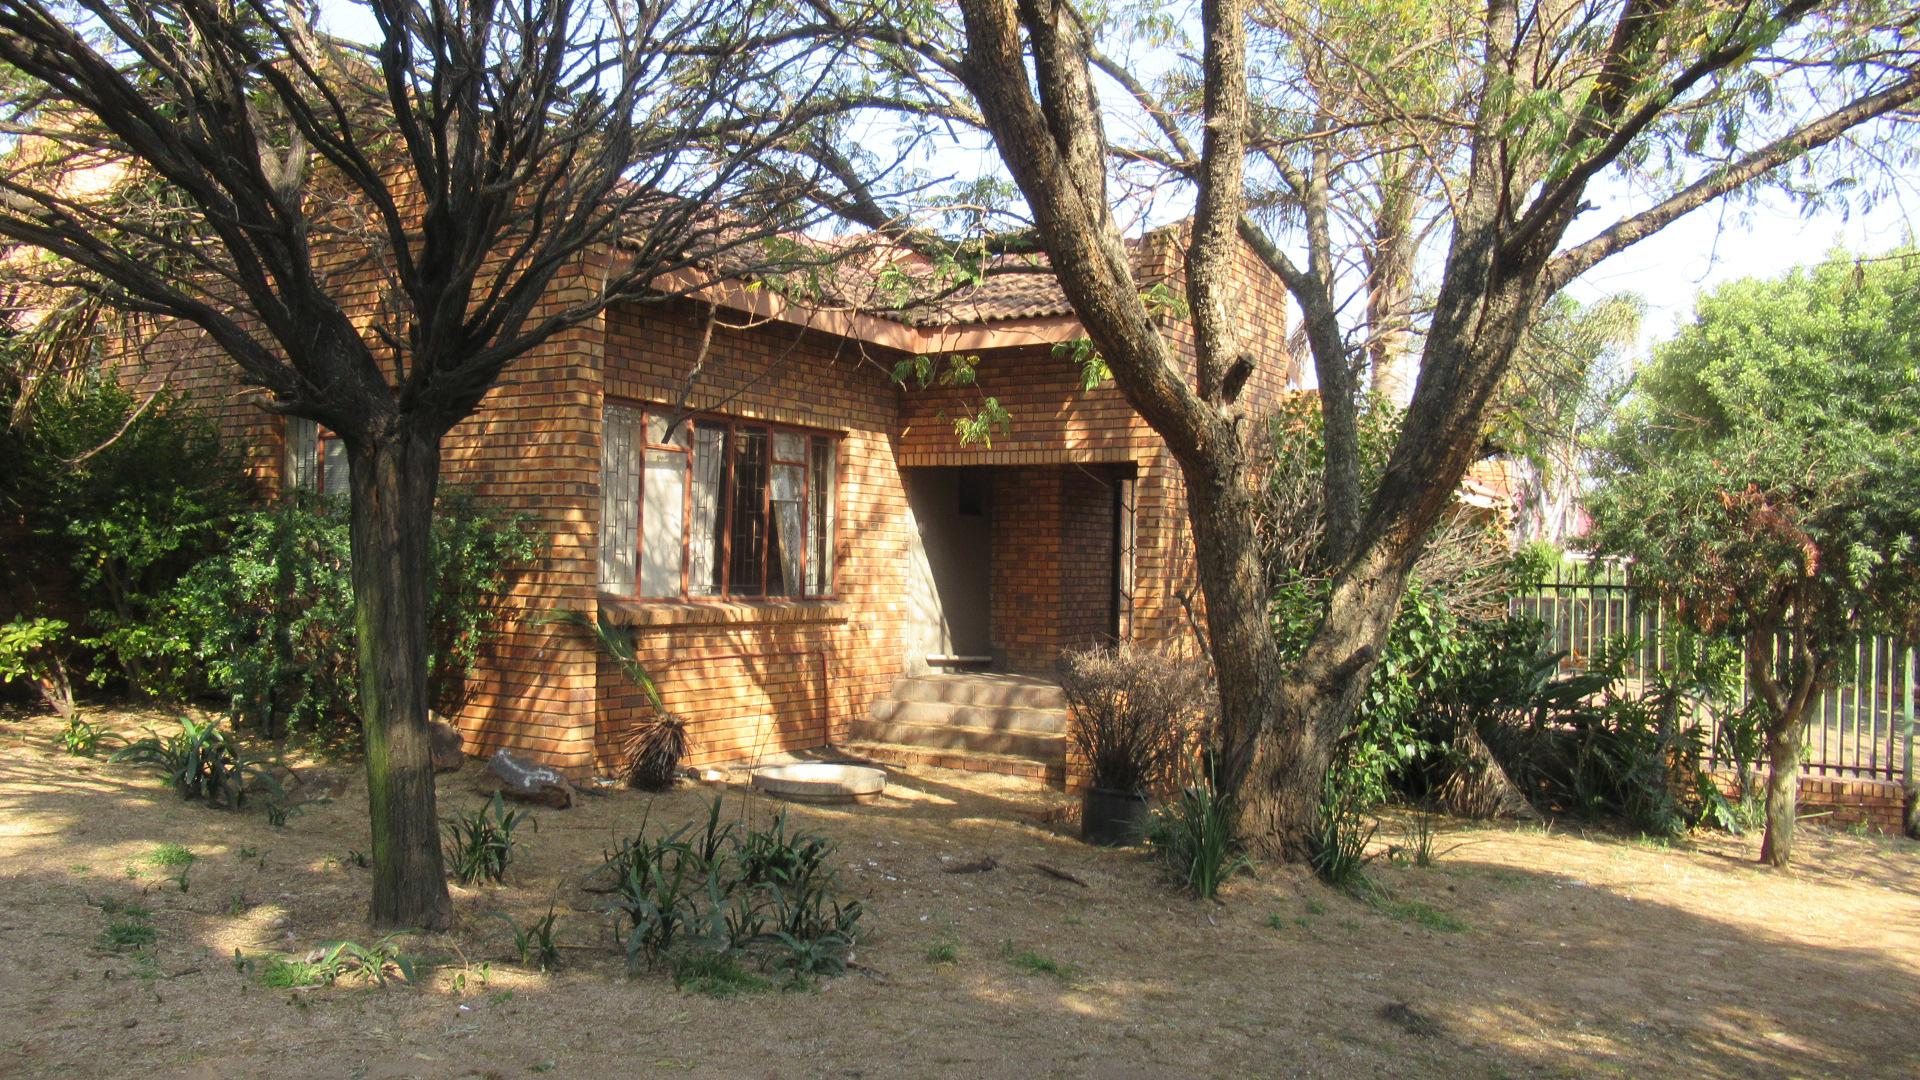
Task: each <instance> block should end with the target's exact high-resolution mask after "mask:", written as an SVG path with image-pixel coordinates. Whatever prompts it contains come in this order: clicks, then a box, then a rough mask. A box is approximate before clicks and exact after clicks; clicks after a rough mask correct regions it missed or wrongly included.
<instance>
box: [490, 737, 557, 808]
mask: <svg viewBox="0 0 1920 1080" xmlns="http://www.w3.org/2000/svg"><path fill="white" fill-rule="evenodd" d="M487 771H488V773H489V774H491V775H490V776H489V777H488V780H489V785H488V790H489V791H498V792H500V793H501V794H502V795H504V796H506V797H507V798H509V799H512V800H513V801H514V802H522V803H532V804H533V805H536V806H545V807H549V808H551V809H554V810H565V809H567V808H568V807H570V806H572V805H573V785H572V784H569V783H567V778H566V777H564V776H561V775H560V772H559V770H557V769H552V768H549V767H547V766H545V765H536V764H534V763H533V762H531V761H528V760H526V759H525V758H522V757H519V756H516V755H515V754H514V753H513V752H512V751H510V750H497V751H495V752H494V755H493V757H492V758H490V759H489V760H488V762H487Z"/></svg>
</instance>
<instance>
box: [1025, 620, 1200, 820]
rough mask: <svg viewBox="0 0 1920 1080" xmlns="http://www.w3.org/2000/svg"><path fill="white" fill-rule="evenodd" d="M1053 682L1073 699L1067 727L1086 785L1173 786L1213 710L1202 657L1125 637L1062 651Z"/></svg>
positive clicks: (1148, 789)
mask: <svg viewBox="0 0 1920 1080" xmlns="http://www.w3.org/2000/svg"><path fill="white" fill-rule="evenodd" d="M1060 685H1061V687H1062V689H1064V690H1065V691H1066V694H1067V701H1068V703H1069V704H1071V705H1072V706H1073V713H1072V717H1071V719H1070V721H1069V723H1068V725H1067V731H1068V734H1069V735H1070V736H1071V737H1072V739H1073V742H1074V745H1075V746H1076V747H1077V748H1078V749H1079V751H1080V754H1081V755H1082V756H1083V757H1084V758H1085V759H1086V761H1087V766H1088V768H1089V770H1090V771H1091V772H1092V778H1091V779H1092V783H1093V786H1094V787H1097V788H1106V789H1108V790H1111V791H1126V792H1134V793H1142V794H1145V793H1150V792H1156V791H1165V790H1168V789H1170V788H1171V787H1173V786H1174V783H1175V781H1176V778H1177V776H1178V774H1179V769H1180V767H1181V765H1182V764H1183V763H1184V762H1185V760H1186V758H1187V755H1188V754H1189V752H1190V750H1191V747H1192V746H1193V744H1194V741H1195V740H1196V739H1197V738H1200V737H1202V736H1203V735H1204V733H1205V732H1204V729H1205V726H1206V722H1207V718H1208V717H1209V716H1211V715H1212V713H1213V707H1212V705H1213V700H1214V690H1213V684H1212V680H1211V679H1209V678H1208V676H1207V671H1206V668H1205V666H1204V665H1203V664H1201V663H1200V662H1199V661H1198V660H1196V659H1191V658H1187V657H1182V656H1177V655H1171V654H1168V653H1162V652H1156V651H1154V650H1150V649H1143V648H1138V647H1136V646H1134V645H1132V644H1129V643H1122V644H1119V645H1112V646H1101V647H1097V648H1092V649H1083V650H1078V651H1074V652H1069V653H1067V654H1066V656H1065V657H1064V658H1062V660H1061V663H1060Z"/></svg>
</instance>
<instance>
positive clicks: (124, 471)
mask: <svg viewBox="0 0 1920 1080" xmlns="http://www.w3.org/2000/svg"><path fill="white" fill-rule="evenodd" d="M0 393H4V391H0ZM245 497H246V486H245V476H244V473H243V471H242V469H241V467H240V464H239V461H238V459H237V458H236V457H235V456H234V455H232V454H231V453H230V452H229V451H228V450H227V449H226V448H225V447H223V446H222V445H221V443H220V440H219V438H218V435H217V433H216V431H215V429H214V427H213V424H212V423H211V422H210V421H209V420H207V419H206V418H205V417H203V416H202V415H201V414H200V413H198V412H197V411H196V410H195V409H194V407H193V405H192V403H191V402H190V401H189V400H188V399H187V398H185V397H183V396H180V395H177V394H174V393H172V392H171V391H167V390H162V391H160V392H158V393H156V394H154V395H153V396H152V397H151V398H150V399H135V398H134V397H133V395H131V394H129V393H128V392H127V391H126V390H124V389H122V388H121V387H120V386H119V384H118V383H116V382H114V380H113V379H112V378H111V376H109V375H107V374H104V373H103V374H99V375H95V376H92V377H89V378H86V379H83V380H81V381H80V382H79V383H78V384H77V385H75V386H74V387H72V388H71V389H69V390H67V391H65V392H60V393H52V394H42V395H38V397H37V400H36V401H35V403H34V407H33V409H32V410H31V411H30V413H29V414H28V416H27V418H26V421H25V422H24V423H23V424H20V425H15V426H13V427H9V428H6V429H4V430H0V508H5V509H6V510H7V511H9V512H11V513H17V514H18V515H19V516H20V518H21V520H22V521H23V523H24V524H25V525H26V534H25V543H24V544H23V545H22V547H21V548H19V549H18V550H16V551H14V552H11V553H10V554H9V557H8V559H7V560H6V563H7V572H8V574H9V576H10V577H11V579H12V580H11V581H10V582H9V583H8V584H9V585H10V587H12V588H14V589H16V590H17V591H19V592H21V593H26V594H30V593H31V592H32V591H33V590H34V589H35V588H36V587H37V586H38V584H39V583H40V582H41V581H43V580H45V579H46V578H47V577H48V575H50V574H52V575H57V574H59V573H60V572H62V571H65V572H66V573H67V574H68V575H69V581H70V585H69V589H70V596H71V599H72V600H74V601H76V602H77V603H78V604H79V605H80V606H82V607H84V608H85V609H86V617H85V626H84V628H83V631H82V633H81V634H80V635H79V643H80V644H82V645H84V646H85V647H87V648H88V649H90V650H92V651H93V652H94V653H95V654H96V655H97V656H98V658H99V662H98V663H96V664H95V665H94V666H93V667H92V670H91V671H90V672H89V677H90V678H91V679H92V680H93V681H94V682H96V683H98V682H104V681H105V680H106V679H107V678H108V677H109V676H110V675H118V676H120V677H124V678H125V679H127V680H128V681H129V683H130V684H131V685H132V686H133V687H134V689H136V690H139V691H142V692H146V691H154V692H159V693H163V694H165V693H170V692H171V691H173V690H174V689H176V688H175V687H174V686H173V685H171V684H169V683H168V682H167V680H166V679H165V678H164V677H161V676H158V675H156V674H154V673H153V672H152V669H153V668H154V667H155V666H156V665H164V664H167V663H171V662H175V661H177V660H178V659H179V658H180V653H181V645H180V643H179V642H178V641H175V640H172V639H169V638H168V637H167V636H166V635H165V634H164V633H162V632H161V631H160V630H159V628H158V625H157V620H158V616H159V614H160V612H159V609H158V603H159V598H160V596H161V595H162V594H163V593H164V592H165V591H166V589H167V588H168V587H169V586H170V585H171V584H172V583H173V582H174V580H175V579H176V578H177V577H178V576H179V575H180V574H181V573H182V572H184V571H185V570H186V569H187V567H189V566H190V565H192V564H193V562H194V561H195V560H196V559H198V558H200V557H201V556H202V555H203V554H204V553H205V552H206V551H207V550H208V549H209V548H211V547H212V546H214V545H215V544H217V543H218V542H219V540H220V535H221V532H222V531H223V528H224V526H225V523H226V521H227V520H228V518H229V517H230V516H231V515H232V514H233V513H234V512H236V511H237V510H239V508H240V507H241V506H242V505H243V503H244V500H245Z"/></svg>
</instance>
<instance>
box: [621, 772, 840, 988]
mask: <svg viewBox="0 0 1920 1080" xmlns="http://www.w3.org/2000/svg"><path fill="white" fill-rule="evenodd" d="M832 853H833V844H832V842H831V841H829V840H827V839H826V838H825V837H823V836H818V835H815V834H812V833H804V832H802V833H792V834H789V833H788V832H787V824H786V815H785V814H784V813H783V814H781V815H779V816H777V817H776V818H774V820H773V821H772V822H771V823H770V824H769V825H768V826H767V827H766V828H763V829H754V828H745V829H743V828H739V827H737V826H736V825H734V824H733V823H731V822H723V821H722V820H721V803H720V800H719V799H718V798H716V799H715V800H714V801H713V802H712V803H711V804H710V805H709V807H708V814H707V818H706V821H705V822H704V825H702V826H700V827H696V825H695V824H693V823H689V824H686V825H682V826H680V827H679V828H677V829H674V830H671V831H669V832H666V833H663V834H660V835H654V836H649V835H648V834H647V830H646V828H645V826H644V824H643V825H642V828H641V831H640V833H639V834H638V835H636V836H634V837H632V838H630V839H628V840H625V841H622V842H621V844H620V846H619V847H618V848H617V849H616V850H614V851H611V852H608V853H607V857H606V863H605V865H604V866H603V868H602V874H603V875H605V877H606V878H607V879H608V888H610V889H611V891H612V894H613V895H614V899H613V901H612V902H611V905H610V910H611V912H612V913H613V915H614V918H615V935H616V937H617V938H618V939H619V941H620V944H621V947H622V948H623V949H624V951H625V952H626V955H627V963H628V966H629V967H630V968H638V967H639V966H641V965H643V964H645V965H647V966H657V965H659V964H660V963H661V962H662V961H663V960H666V961H668V962H669V963H671V964H673V965H674V967H675V969H676V971H678V969H679V967H680V966H681V965H682V964H685V963H688V961H686V960H685V959H684V957H685V956H686V955H687V954H688V953H706V954H710V955H715V956H721V957H726V958H731V959H735V960H750V961H753V962H755V963H757V964H758V965H759V966H760V967H761V968H762V969H763V970H769V971H780V972H783V973H785V975H786V976H787V979H788V984H789V985H802V984H805V983H806V982H808V981H810V980H811V979H813V978H814V977H817V976H820V975H832V974H838V973H839V972H841V971H843V970H845V967H846V963H847V954H848V953H849V952H850V951H851V949H852V947H853V944H854V941H855V939H856V937H857V936H858V928H859V922H860V918H861V915H862V913H863V912H862V908H861V905H860V902H859V901H857V900H849V901H842V900H841V899H840V897H839V895H838V894H839V877H838V874H837V873H836V872H835V871H834V870H833V868H832V866H831V864H830V862H829V859H830V857H831V855H832Z"/></svg>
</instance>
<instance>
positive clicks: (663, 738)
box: [620, 713, 689, 791]
mask: <svg viewBox="0 0 1920 1080" xmlns="http://www.w3.org/2000/svg"><path fill="white" fill-rule="evenodd" d="M688 745H689V740H688V738H687V725H686V722H685V721H683V720H681V719H680V718H679V717H677V716H674V715H672V714H670V713H661V714H656V715H653V716H648V717H644V718H642V719H641V721H640V722H639V723H638V724H636V725H634V728H633V730H632V731H630V732H628V734H627V737H626V740H625V742H623V743H622V744H621V747H620V751H621V755H622V757H623V759H624V761H625V766H624V771H625V775H626V780H627V783H628V784H629V785H631V786H633V787H637V788H640V789H642V790H644V791H665V790H667V789H668V788H670V787H672V786H673V781H674V779H675V778H676V777H678V776H679V775H680V761H681V759H682V758H684V757H686V754H687V748H688Z"/></svg>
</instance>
